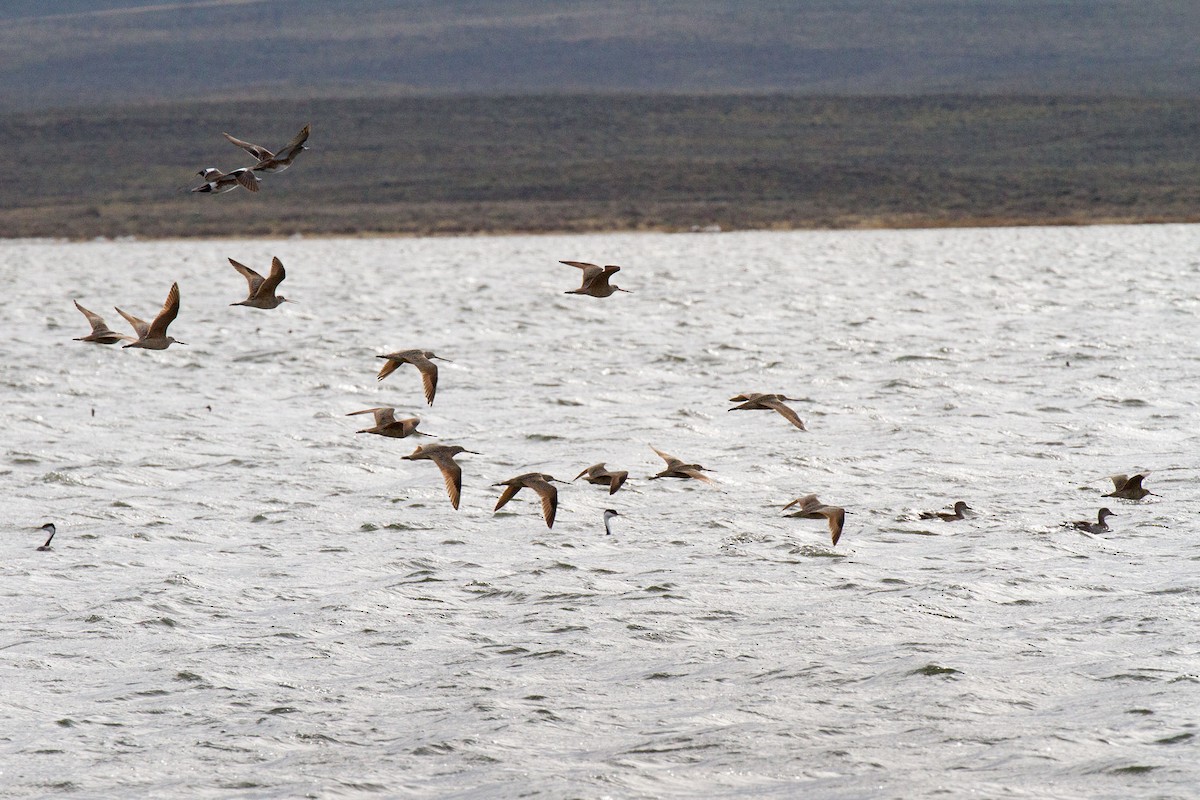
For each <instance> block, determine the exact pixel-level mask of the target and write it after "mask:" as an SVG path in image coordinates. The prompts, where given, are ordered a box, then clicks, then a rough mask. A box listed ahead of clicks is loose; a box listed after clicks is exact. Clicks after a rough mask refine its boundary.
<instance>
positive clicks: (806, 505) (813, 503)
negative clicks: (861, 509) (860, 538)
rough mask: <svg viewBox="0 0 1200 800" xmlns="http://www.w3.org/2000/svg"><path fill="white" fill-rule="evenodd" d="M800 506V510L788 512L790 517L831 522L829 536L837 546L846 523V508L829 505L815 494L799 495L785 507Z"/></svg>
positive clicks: (785, 509) (784, 508)
mask: <svg viewBox="0 0 1200 800" xmlns="http://www.w3.org/2000/svg"><path fill="white" fill-rule="evenodd" d="M796 505H798V506H800V510H799V511H793V512H792V513H791V514H788V515H787V516H789V517H799V518H801V519H824V520H826V521H827V522H828V523H829V536H830V539H832V541H833V545H834V546H835V547H836V546H837V543H838V539H840V538H842V528H843V527H844V526H845V524H846V509H844V508H842V507H841V506H827V505H825V504H824V503H822V502H821V501H820V500H818V499H817V496H816V495H815V494H806V495H804V496H803V497H797V498H796V499H795V500H793V501H792V502H790V503H788V504H787V505H786V506H784V507H783V510H784V511H787V510H788V509H789V508H791V507H792V506H796Z"/></svg>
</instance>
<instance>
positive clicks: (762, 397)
mask: <svg viewBox="0 0 1200 800" xmlns="http://www.w3.org/2000/svg"><path fill="white" fill-rule="evenodd" d="M799 399H800V398H798V397H785V396H783V395H781V394H760V393H757V392H748V393H745V394H739V395H736V396H734V397H731V398H729V402H731V403H741V405H739V406H734V407H733V408H731V409H729V410H730V411H777V412H779V414H780V416H782V417H783V418H784V419H786V420H787V421H788V422H790V423H792V424H793V425H795V426H796V427H797V428H799V429H800V430H802V431H807V430H808V428H805V427H804V423H803V422H802V421H801V420H800V416H799V415H798V414H797V413H796V412H795V411H793V410H792V409H791V408H790V407H788V406H787V405H785V404H784V401H785V400H790V401H792V402H795V401H797V400H799Z"/></svg>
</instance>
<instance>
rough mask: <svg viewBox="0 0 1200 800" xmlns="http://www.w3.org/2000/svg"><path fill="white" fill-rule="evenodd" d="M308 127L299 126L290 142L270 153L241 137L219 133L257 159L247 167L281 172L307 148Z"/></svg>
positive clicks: (259, 170)
mask: <svg viewBox="0 0 1200 800" xmlns="http://www.w3.org/2000/svg"><path fill="white" fill-rule="evenodd" d="M310 127H311V125H305V126H304V127H303V128H301V129H300V132H299V133H297V134H296V135H295V137H293V138H292V140H291V141H290V142H288V143H287V144H285V145H284V146H283V147H282V148H280V150H279V152H278V153H272V152H271V151H270V150H268V149H267V148H265V147H263V146H262V145H257V144H251V143H250V142H244V141H242V140H241V139H238V138H235V137H233V136H230V135H229V134H228V133H224V132H222V133H221V135H222V136H224V137H225V138H226V139H228V140H229V141H230V142H231V143H232V144H234V145H237V146H238V147H240V148H242V149H243V150H245V151H246V152H247V153H249V154H250V155H252V156H254V157H255V158H257V159H258V163H257V164H255V165H254V166H253V167H248V169H251V170H254V171H255V172H283V171H284V170H285V169H287V168H288V167H290V166H291V165H292V161H294V160H295V158H296V156H298V155H300V154H301V153H302V152H304V151H305V150H307V149H308V148H307V147H305V146H304V143H305V142H306V141H308V132H309V128H310Z"/></svg>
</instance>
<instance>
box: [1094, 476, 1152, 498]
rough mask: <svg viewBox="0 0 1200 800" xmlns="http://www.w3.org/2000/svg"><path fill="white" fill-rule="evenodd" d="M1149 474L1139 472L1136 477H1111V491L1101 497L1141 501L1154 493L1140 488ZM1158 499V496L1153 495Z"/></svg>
mask: <svg viewBox="0 0 1200 800" xmlns="http://www.w3.org/2000/svg"><path fill="white" fill-rule="evenodd" d="M1149 474H1150V473H1149V472H1139V473H1138V474H1136V475H1113V476H1111V480H1112V482H1113V490H1112V491H1111V492H1109V493H1108V494H1106V495H1102V496H1103V497H1119V498H1121V499H1122V500H1141V499H1142V498H1143V497H1145V496H1146V495H1148V494H1154V492H1152V491H1150V490H1149V489H1147V488H1145V487H1144V486H1142V481H1144V480H1145V479H1146V476H1147V475H1149ZM1154 496H1155V497H1158V495H1154Z"/></svg>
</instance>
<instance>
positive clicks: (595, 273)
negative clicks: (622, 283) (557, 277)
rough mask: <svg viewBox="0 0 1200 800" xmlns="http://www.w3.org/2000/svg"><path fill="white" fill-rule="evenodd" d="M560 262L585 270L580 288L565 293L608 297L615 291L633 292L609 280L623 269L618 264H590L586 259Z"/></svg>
mask: <svg viewBox="0 0 1200 800" xmlns="http://www.w3.org/2000/svg"><path fill="white" fill-rule="evenodd" d="M558 263H560V264H566V265H567V266H569V267H575V268H577V269H581V270H583V280H582V282H581V283H580V286H579V288H578V289H571V290H570V291H568V292H563V294H586V295H590V296H592V297H608V296H609V295H611V294H612V293H613V292H626V293H628V294H632V292H630V291H629V290H628V289H622V288H621V287H619V286H616V285H614V284H610V283H609V282H608V281H609V278H611V277H612V276H613V275H615V274H616V273H618V272H620V271H621V268H620V267H618V266H615V265H612V264H609V265H608V266H605V267H602V266H600V265H599V264H589V263H587V262H586V261H559V262H558Z"/></svg>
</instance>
